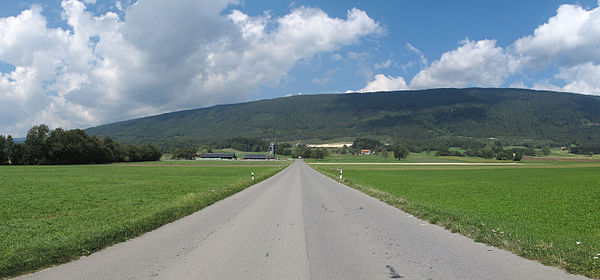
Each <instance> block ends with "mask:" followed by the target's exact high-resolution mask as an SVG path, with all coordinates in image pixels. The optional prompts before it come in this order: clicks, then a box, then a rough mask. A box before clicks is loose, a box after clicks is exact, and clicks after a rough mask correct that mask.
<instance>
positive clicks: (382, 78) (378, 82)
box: [348, 74, 408, 92]
mask: <svg viewBox="0 0 600 280" xmlns="http://www.w3.org/2000/svg"><path fill="white" fill-rule="evenodd" d="M407 89H408V86H407V85H406V81H404V78H402V77H390V76H386V75H383V74H377V75H375V78H374V79H373V81H370V82H369V83H368V84H367V86H365V87H364V88H363V89H361V90H359V91H358V92H377V91H394V90H407ZM348 92H353V91H348Z"/></svg>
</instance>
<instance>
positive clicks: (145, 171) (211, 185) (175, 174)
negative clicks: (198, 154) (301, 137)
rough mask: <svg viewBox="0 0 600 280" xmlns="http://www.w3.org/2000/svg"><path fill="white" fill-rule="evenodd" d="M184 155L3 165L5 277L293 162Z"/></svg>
mask: <svg viewBox="0 0 600 280" xmlns="http://www.w3.org/2000/svg"><path fill="white" fill-rule="evenodd" d="M179 163H180V164H177V162H168V163H142V164H110V165H80V166H0V205H1V206H2V207H0V278H3V277H7V276H11V275H18V274H21V273H24V272H28V271H32V270H36V269H39V268H42V267H46V266H49V265H52V264H58V263H63V262H67V261H70V260H73V259H75V258H77V257H79V256H82V255H88V254H90V253H92V252H94V251H98V250H100V249H102V248H104V247H106V246H109V245H111V244H114V243H117V242H120V241H124V240H127V239H129V238H132V237H135V236H138V235H140V234H142V233H144V232H147V231H149V230H152V229H155V228H157V227H159V226H161V225H164V224H166V223H168V222H171V221H174V220H176V219H178V218H181V217H183V216H186V215H188V214H191V213H193V212H195V211H197V210H199V209H202V208H203V207H206V206H208V205H210V204H212V203H214V202H216V201H218V200H220V199H223V198H225V197H227V196H230V195H232V194H234V193H236V192H238V191H240V190H243V189H244V188H246V187H247V186H249V185H251V184H252V181H251V180H250V173H251V172H254V173H255V175H256V180H255V181H254V182H258V181H261V180H263V179H266V178H267V177H269V176H271V175H273V174H275V173H277V172H278V171H280V170H281V169H283V168H284V167H285V166H287V165H288V164H289V163H287V162H283V163H282V162H252V164H250V163H242V162H237V161H235V162H224V161H212V162H209V161H198V162H191V161H188V162H179ZM184 163H185V164H184Z"/></svg>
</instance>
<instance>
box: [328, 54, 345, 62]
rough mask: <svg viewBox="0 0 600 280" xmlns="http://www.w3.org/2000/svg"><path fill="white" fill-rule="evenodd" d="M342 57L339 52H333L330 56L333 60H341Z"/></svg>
mask: <svg viewBox="0 0 600 280" xmlns="http://www.w3.org/2000/svg"><path fill="white" fill-rule="evenodd" d="M342 59H343V58H342V55H341V54H339V53H336V54H333V55H332V56H331V60H333V61H340V60H342Z"/></svg>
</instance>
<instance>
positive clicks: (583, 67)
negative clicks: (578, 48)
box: [556, 62, 600, 95]
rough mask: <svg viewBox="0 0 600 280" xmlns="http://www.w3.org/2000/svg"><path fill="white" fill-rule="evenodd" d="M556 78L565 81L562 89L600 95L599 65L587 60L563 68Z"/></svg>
mask: <svg viewBox="0 0 600 280" xmlns="http://www.w3.org/2000/svg"><path fill="white" fill-rule="evenodd" d="M556 78H560V79H562V80H564V81H565V82H566V83H567V84H566V85H565V86H563V87H562V90H563V91H568V92H577V93H583V94H594V95H600V65H595V64H593V63H591V62H588V63H584V64H579V65H576V66H573V67H570V68H563V69H561V71H560V73H559V74H557V75H556Z"/></svg>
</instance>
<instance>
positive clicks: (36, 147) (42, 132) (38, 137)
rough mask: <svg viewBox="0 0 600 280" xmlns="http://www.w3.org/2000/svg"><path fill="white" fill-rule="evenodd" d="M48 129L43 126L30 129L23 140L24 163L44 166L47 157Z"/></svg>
mask: <svg viewBox="0 0 600 280" xmlns="http://www.w3.org/2000/svg"><path fill="white" fill-rule="evenodd" d="M49 132H50V129H49V128H48V126H47V125H45V124H40V125H36V126H34V127H32V128H31V129H29V131H28V132H27V139H26V140H25V147H24V148H25V161H26V163H28V164H45V163H47V155H48V143H47V139H48V134H49Z"/></svg>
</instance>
